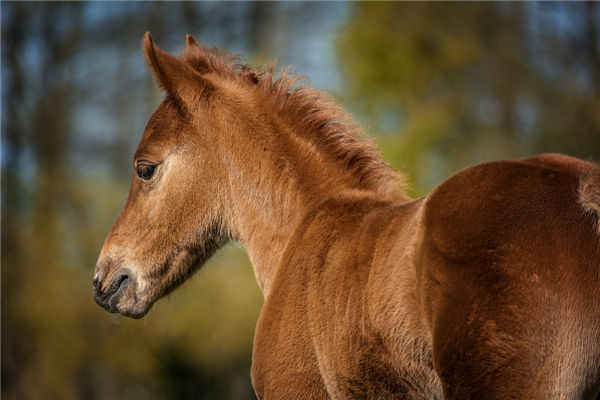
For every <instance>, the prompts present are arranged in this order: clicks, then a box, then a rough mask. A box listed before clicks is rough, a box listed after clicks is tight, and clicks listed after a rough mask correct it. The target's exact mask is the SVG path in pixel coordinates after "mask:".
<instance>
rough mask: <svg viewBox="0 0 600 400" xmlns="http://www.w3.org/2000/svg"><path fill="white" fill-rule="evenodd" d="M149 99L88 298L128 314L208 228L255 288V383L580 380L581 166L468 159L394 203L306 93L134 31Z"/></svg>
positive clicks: (182, 269) (454, 387) (418, 393)
mask: <svg viewBox="0 0 600 400" xmlns="http://www.w3.org/2000/svg"><path fill="white" fill-rule="evenodd" d="M144 53H145V56H146V59H147V61H148V63H149V65H150V69H151V70H152V72H153V73H154V75H155V78H156V80H157V82H158V84H159V85H160V86H161V87H162V88H163V89H164V90H165V92H166V93H167V99H166V100H165V102H163V104H161V106H159V108H158V109H157V111H156V112H155V114H154V115H153V116H152V118H151V119H150V121H149V123H148V126H147V128H146V131H145V133H144V136H143V138H142V141H141V143H140V145H139V147H138V150H137V152H136V156H135V165H134V168H135V170H136V174H137V176H134V178H133V180H132V186H131V192H130V195H129V198H128V200H127V203H126V204H125V207H124V209H123V211H122V212H121V214H120V216H119V218H118V219H117V222H116V223H115V226H114V227H113V228H112V230H111V232H110V233H109V235H108V237H107V239H106V242H105V244H104V247H103V249H102V252H101V255H100V258H99V261H98V264H97V267H96V274H95V279H94V289H95V297H96V300H97V301H98V303H99V304H100V305H102V306H103V307H105V308H106V309H107V310H108V311H111V312H120V313H122V314H125V315H129V316H133V317H140V316H142V315H144V314H145V313H146V312H147V311H148V310H149V309H150V307H151V306H152V304H153V302H154V301H156V300H157V299H159V298H160V297H161V296H164V295H165V294H166V293H168V292H169V291H171V290H173V289H174V288H175V287H177V285H179V284H180V283H181V282H182V281H184V280H185V279H186V278H187V277H189V276H190V275H191V274H192V273H193V272H194V271H195V270H196V269H198V268H199V267H200V266H201V265H202V264H203V263H204V261H205V260H206V259H207V258H208V257H210V255H211V254H212V253H213V252H214V250H215V249H217V248H218V247H219V246H221V245H222V244H223V243H225V242H226V241H227V240H230V239H236V240H239V241H241V242H242V243H243V244H244V246H245V247H246V249H247V250H248V254H249V256H250V258H251V261H252V263H253V267H254V270H255V274H256V276H257V281H258V283H259V285H260V287H261V289H262V290H263V293H264V296H265V304H264V306H263V310H262V312H261V315H260V318H259V321H258V325H257V328H256V333H255V344H254V353H253V363H252V380H253V385H254V387H255V390H256V392H257V394H258V396H259V398H264V399H283V398H285V399H293V398H298V399H302V398H304V399H318V398H336V399H350V398H373V399H378V398H386V399H387V398H404V399H441V398H446V399H469V398H471V399H482V398H486V399H523V398H530V399H547V398H556V399H585V398H588V399H594V398H595V396H597V395H598V391H599V390H600V226H599V225H598V219H599V218H600V167H599V166H598V165H596V164H592V163H588V162H584V161H581V160H577V159H574V158H570V157H566V156H559V155H544V156H538V157H532V158H527V159H522V160H518V161H504V162H495V163H489V164H484V165H481V166H477V167H473V168H470V169H466V170H464V171H462V172H459V173H458V174H456V175H455V176H453V177H451V178H450V179H448V180H447V181H445V182H444V183H442V184H441V185H440V186H439V187H438V188H436V189H435V190H434V191H433V192H431V193H430V194H429V195H428V196H426V197H424V198H422V199H417V200H411V199H409V198H407V197H406V196H404V195H402V194H401V193H400V192H399V191H398V190H397V188H398V182H399V179H398V178H399V177H398V175H397V174H395V173H394V172H393V171H392V170H391V169H389V168H388V167H387V166H386V165H385V163H384V162H383V161H382V160H381V158H380V156H379V155H378V153H377V152H376V150H375V149H374V148H373V147H372V146H370V145H368V144H367V143H366V142H365V141H364V140H363V139H361V137H360V133H361V132H360V130H357V129H358V128H356V126H355V125H354V124H352V123H349V122H347V121H348V116H347V114H345V113H344V112H343V110H341V109H340V108H339V107H337V106H335V104H333V103H332V102H331V101H330V100H328V98H326V97H324V95H323V94H322V93H320V92H317V91H314V90H309V89H306V88H296V89H294V88H293V85H294V82H295V81H294V79H292V78H289V77H285V76H283V77H281V78H279V79H277V80H275V79H273V77H272V72H270V73H269V72H267V73H266V74H263V75H260V74H256V73H255V72H253V71H252V70H250V69H249V68H247V67H246V66H242V67H240V68H239V69H237V70H236V69H235V68H234V67H232V65H231V64H232V63H231V62H230V61H227V60H226V58H225V56H224V55H223V54H222V53H219V52H215V51H209V50H206V49H203V48H201V47H200V46H199V45H197V44H196V43H195V41H194V40H193V39H191V37H188V46H187V49H186V51H185V53H184V54H183V57H182V58H181V59H178V58H175V57H173V56H170V55H168V54H166V53H164V52H162V51H160V50H159V49H158V48H156V46H154V44H153V43H152V41H151V39H150V36H149V35H147V36H146V38H145V41H144Z"/></svg>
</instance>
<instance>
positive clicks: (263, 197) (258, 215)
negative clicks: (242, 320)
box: [226, 118, 356, 298]
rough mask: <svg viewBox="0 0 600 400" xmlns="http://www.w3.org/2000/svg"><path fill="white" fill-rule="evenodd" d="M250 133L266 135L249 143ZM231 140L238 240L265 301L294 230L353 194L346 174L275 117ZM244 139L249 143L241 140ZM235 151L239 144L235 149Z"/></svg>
mask: <svg viewBox="0 0 600 400" xmlns="http://www.w3.org/2000/svg"><path fill="white" fill-rule="evenodd" d="M250 132H261V134H260V135H258V136H259V137H257V135H256V134H254V135H252V137H251V138H250V136H249V135H250ZM236 136H237V140H234V141H235V142H236V143H237V144H238V145H239V146H240V148H239V149H236V148H232V145H231V144H232V141H228V142H229V143H228V144H227V146H228V150H227V151H228V153H227V154H228V155H227V157H226V164H227V165H226V169H227V174H228V180H229V182H228V184H229V193H230V196H231V198H230V204H231V205H232V207H231V218H232V221H231V225H232V226H233V229H232V230H233V232H234V236H236V239H238V240H239V241H240V242H241V243H242V244H243V245H244V247H245V248H246V251H247V252H248V255H249V257H250V260H251V262H252V265H253V268H254V272H255V275H256V278H257V281H258V283H259V286H260V287H261V289H262V291H263V295H264V296H265V298H266V297H267V296H268V293H269V289H270V285H271V282H272V280H273V277H274V275H275V272H276V270H277V268H278V267H279V265H280V264H281V261H282V257H283V253H284V251H285V249H286V246H287V245H288V243H289V240H290V238H291V236H292V234H293V233H294V230H295V229H296V227H297V226H298V224H299V223H300V222H301V220H302V218H303V217H304V216H305V215H306V214H307V212H308V211H309V210H311V209H312V208H314V207H316V206H317V205H318V204H320V203H321V202H323V201H324V200H326V199H328V198H331V197H333V196H336V195H338V194H339V193H342V192H345V191H346V190H351V191H356V189H355V188H354V189H351V188H350V184H349V183H348V184H346V182H345V178H344V176H343V174H340V171H339V169H336V167H335V166H334V165H332V163H331V162H330V161H329V162H328V160H327V159H326V157H324V156H323V155H322V154H320V153H319V152H318V151H316V149H315V147H314V145H313V144H312V143H309V142H308V141H304V140H302V139H301V138H299V137H298V135H296V134H295V132H294V129H293V127H290V126H288V125H287V124H285V123H284V122H282V120H280V119H277V118H270V119H268V120H267V122H265V123H263V124H261V125H260V126H254V127H252V129H249V130H246V132H245V133H244V134H243V135H240V134H239V132H237V133H236ZM241 136H245V138H246V139H248V140H246V141H245V143H243V144H242V143H240V139H239V138H240V137H241ZM233 147H235V145H234V146H233Z"/></svg>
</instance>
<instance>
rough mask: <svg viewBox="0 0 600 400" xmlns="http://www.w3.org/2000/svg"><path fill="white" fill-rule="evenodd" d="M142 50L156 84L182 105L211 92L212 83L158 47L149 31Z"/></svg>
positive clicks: (189, 103)
mask: <svg viewBox="0 0 600 400" xmlns="http://www.w3.org/2000/svg"><path fill="white" fill-rule="evenodd" d="M192 40H194V39H193V38H192ZM188 42H189V40H188ZM194 42H195V41H194ZM142 51H143V53H144V58H145V59H146V62H147V63H148V67H149V68H150V70H151V71H152V74H153V75H154V79H155V81H156V83H157V84H158V86H159V87H160V88H161V89H162V90H163V91H164V92H165V93H167V94H168V95H170V96H172V97H175V98H176V99H178V100H180V101H181V102H182V103H183V104H184V105H187V106H191V105H193V104H196V102H197V101H198V100H199V99H200V98H206V93H210V92H212V85H210V84H209V82H208V81H207V80H206V79H205V78H204V77H203V76H201V75H200V73H198V72H197V71H196V70H195V69H194V68H192V67H191V66H190V65H188V64H186V63H185V62H183V61H181V60H180V59H178V58H177V57H174V56H172V55H170V54H168V53H166V52H164V51H162V50H161V49H159V48H158V47H157V46H156V45H155V44H154V42H153V41H152V36H150V32H146V34H145V35H144V39H143V41H142Z"/></svg>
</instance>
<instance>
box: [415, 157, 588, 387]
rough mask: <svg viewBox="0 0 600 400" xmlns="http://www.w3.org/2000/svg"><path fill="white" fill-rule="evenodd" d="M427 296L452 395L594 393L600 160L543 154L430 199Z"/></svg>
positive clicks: (423, 269) (422, 290) (484, 170)
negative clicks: (587, 160) (593, 162)
mask: <svg viewBox="0 0 600 400" xmlns="http://www.w3.org/2000/svg"><path fill="white" fill-rule="evenodd" d="M424 207H425V210H424V213H423V225H424V229H423V232H424V234H423V243H422V253H421V259H420V260H419V265H420V268H419V274H420V276H419V294H418V296H419V301H420V306H421V309H422V311H423V315H424V318H425V321H426V324H427V325H428V327H429V329H430V331H431V333H432V337H433V357H434V365H435V369H436V371H437V373H438V375H439V376H440V378H441V380H442V383H443V387H444V394H445V396H446V397H447V398H488V399H491V398H498V399H510V398H539V399H542V398H595V397H593V396H596V395H597V393H598V390H599V388H600V335H599V332H600V234H599V228H598V214H600V212H599V211H600V168H599V167H598V166H597V165H595V164H592V163H587V162H583V161H580V160H576V159H573V158H570V157H565V156H558V155H544V156H538V157H533V158H528V159H523V160H519V161H504V162H494V163H489V164H484V165H481V166H477V167H474V168H470V169H467V170H464V171H462V172H460V173H458V174H457V175H455V176H453V177H452V178H450V179H448V180H447V181H446V182H444V183H443V184H441V185H440V186H439V187H438V188H437V189H436V190H434V191H433V192H432V193H431V194H430V195H429V196H428V197H427V198H426V199H425V206H424Z"/></svg>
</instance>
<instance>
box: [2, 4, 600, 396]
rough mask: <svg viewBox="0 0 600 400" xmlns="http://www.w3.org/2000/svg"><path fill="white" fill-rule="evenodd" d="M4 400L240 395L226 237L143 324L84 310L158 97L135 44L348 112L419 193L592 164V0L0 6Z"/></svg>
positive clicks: (235, 278) (598, 124)
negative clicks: (194, 48)
mask: <svg viewBox="0 0 600 400" xmlns="http://www.w3.org/2000/svg"><path fill="white" fill-rule="evenodd" d="M0 7H1V10H0V11H1V25H2V26H1V29H2V31H1V35H2V48H1V50H2V53H1V54H2V78H1V91H2V109H1V117H2V125H1V126H2V147H1V162H2V164H1V167H2V397H3V398H4V399H191V398H197V399H199V398H202V399H252V398H254V394H253V391H252V387H251V383H250V376H249V369H250V362H251V361H250V357H251V350H252V339H253V331H254V325H255V323H256V319H257V317H258V314H259V311H260V307H261V304H262V294H261V293H260V291H259V289H258V286H257V284H256V282H255V279H254V275H253V272H252V268H251V266H250V264H249V262H248V259H247V257H246V254H245V252H244V250H243V249H242V248H241V247H240V246H239V245H235V244H233V245H228V246H226V248H224V249H222V250H221V251H219V252H218V253H217V254H216V255H215V256H214V257H213V258H212V259H211V261H210V262H209V263H208V264H207V265H206V266H205V267H204V268H203V269H202V270H201V271H200V272H199V273H197V274H196V276H194V277H193V278H192V279H190V281H188V282H187V283H186V284H185V285H184V286H183V287H182V288H181V289H179V290H177V291H175V292H174V293H173V294H172V295H170V296H169V297H168V298H166V299H164V300H162V301H160V302H159V303H157V304H156V305H155V306H154V308H153V309H152V311H151V312H150V313H149V315H148V316H146V317H145V318H144V319H142V320H135V321H134V320H129V319H126V318H123V317H120V316H115V315H109V314H107V313H106V312H105V311H104V310H102V309H101V308H100V307H98V306H97V305H96V304H95V303H94V301H93V299H92V290H91V277H92V270H93V267H94V265H95V262H96V258H97V255H98V252H99V250H100V248H101V246H102V243H103V240H104V237H105V235H106V233H107V232H108V230H109V228H110V226H111V225H112V223H113V222H114V220H115V218H116V216H117V213H118V212H119V210H120V209H121V207H122V205H123V204H124V202H125V198H126V195H127V192H128V186H129V180H130V176H131V174H132V158H133V153H134V150H135V146H136V144H137V142H138V140H139V139H140V137H141V134H142V132H143V129H144V126H145V123H146V120H147V119H148V117H149V116H150V114H151V113H152V112H153V110H154V109H155V108H156V107H157V105H158V104H159V103H160V101H161V98H162V94H161V93H160V92H159V91H158V90H157V89H156V88H155V87H154V85H153V82H152V79H151V76H150V74H149V73H148V71H147V70H146V68H145V65H144V62H143V59H142V57H141V52H140V40H141V37H142V35H143V33H144V32H145V31H147V30H150V31H151V32H152V34H153V37H154V39H155V41H156V42H157V43H158V45H159V46H161V47H162V48H163V49H165V50H167V51H170V52H172V53H177V52H179V51H180V50H182V49H183V47H184V43H185V34H186V33H191V34H192V35H194V36H195V37H196V39H197V40H198V41H200V42H203V43H206V44H210V45H214V46H219V47H223V48H225V49H228V50H229V51H231V52H233V53H237V54H241V55H243V56H244V58H245V59H246V60H247V61H248V62H250V63H251V64H253V65H259V64H261V63H263V62H265V61H268V60H270V59H272V58H278V60H279V62H280V64H286V65H292V66H293V70H295V71H297V72H298V73H300V74H302V75H304V76H306V77H307V78H308V79H309V80H310V81H311V82H312V84H313V85H314V86H316V87H317V88H320V89H323V90H326V91H328V92H329V93H330V94H332V95H333V96H334V97H335V98H336V99H337V100H338V101H339V102H340V103H341V104H343V105H344V106H345V107H347V108H348V109H350V110H351V111H352V112H353V113H354V114H355V115H356V117H357V119H358V120H359V121H360V122H362V124H363V125H364V126H365V127H366V129H367V131H368V133H369V135H371V136H373V137H375V138H376V140H377V142H378V143H379V145H380V148H381V150H382V152H383V154H384V157H385V158H386V159H387V160H388V162H390V163H391V164H392V165H393V166H394V167H395V168H397V169H399V170H401V171H403V172H406V173H407V174H408V177H409V184H410V190H409V194H410V195H411V196H422V195H424V194H425V193H427V191H429V190H430V189H431V188H433V187H434V186H435V185H436V184H438V183H439V182H441V181H442V180H443V179H445V178H446V177H448V176H449V175H450V174H452V173H454V172H456V171H458V170H459V169H461V168H464V167H466V166H469V165H472V164H475V163H479V162H483V161H488V160H492V159H499V158H515V157H521V156H526V155H530V154H534V153H539V152H562V153H567V154H571V155H574V156H578V157H581V158H584V159H588V160H595V161H598V160H599V159H600V3H597V2H576V3H571V2H569V3H559V2H550V3H520V2H507V3H506V2H502V3H488V2H486V3H471V2H469V3H338V2H335V3H321V2H319V3H313V2H310V3H302V2H300V3H274V2H271V3H262V2H260V3H253V2H243V3H237V2H227V3H213V2H199V3H188V2H185V3H184V2H165V3H162V2H160V3H154V2H152V3H145V2H144V3H142V2H77V3H69V2H55V3H43V2H36V3H27V2H2V3H1V5H0Z"/></svg>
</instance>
